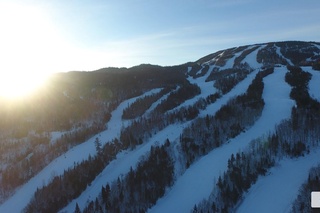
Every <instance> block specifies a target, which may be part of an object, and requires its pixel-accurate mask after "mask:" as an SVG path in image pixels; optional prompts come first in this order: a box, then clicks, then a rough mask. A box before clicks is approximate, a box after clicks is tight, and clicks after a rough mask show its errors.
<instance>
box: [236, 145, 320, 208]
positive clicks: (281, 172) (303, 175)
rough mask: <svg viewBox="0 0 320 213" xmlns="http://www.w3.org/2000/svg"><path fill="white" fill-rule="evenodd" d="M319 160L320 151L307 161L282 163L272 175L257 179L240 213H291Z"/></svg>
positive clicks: (286, 161)
mask: <svg viewBox="0 0 320 213" xmlns="http://www.w3.org/2000/svg"><path fill="white" fill-rule="evenodd" d="M319 156H320V148H318V149H316V150H314V151H312V152H311V153H310V154H309V155H307V156H305V157H300V158H298V159H296V158H295V159H287V158H286V159H284V160H281V161H280V162H279V164H278V165H277V166H276V167H273V168H271V169H270V175H267V176H261V177H259V178H258V181H257V182H256V184H254V185H253V186H252V187H251V188H250V189H249V192H248V193H247V195H246V196H245V199H244V201H243V202H242V203H241V205H240V207H239V208H238V209H237V212H239V213H241V212H244V213H246V212H260V213H263V212H266V213H267V212H290V210H291V208H292V203H293V201H294V200H295V199H296V197H297V195H298V192H299V189H300V186H301V185H302V184H303V183H304V182H305V181H306V180H307V179H308V174H309V170H310V169H311V168H312V167H314V166H317V165H318V164H319V162H320V158H319Z"/></svg>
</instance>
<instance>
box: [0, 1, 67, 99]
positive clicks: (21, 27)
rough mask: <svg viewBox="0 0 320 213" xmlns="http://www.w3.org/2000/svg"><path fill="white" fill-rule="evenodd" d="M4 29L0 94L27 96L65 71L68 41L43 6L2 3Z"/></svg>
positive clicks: (0, 27)
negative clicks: (54, 73)
mask: <svg viewBox="0 0 320 213" xmlns="http://www.w3.org/2000/svg"><path fill="white" fill-rule="evenodd" d="M0 31H1V33H0V61H1V62H0V96H2V97H6V98H19V97H24V96H26V95H27V94H30V93H31V92H33V91H35V90H36V89H37V88H39V86H41V85H42V84H43V83H44V81H45V79H46V78H47V76H48V75H49V74H51V73H53V72H57V71H64V70H58V67H59V66H61V65H62V66H63V61H61V60H60V59H61V57H63V56H65V53H64V50H63V48H62V46H63V45H64V44H65V42H63V39H62V37H61V36H59V34H58V32H57V28H55V27H54V24H53V23H52V22H50V19H49V18H48V17H47V15H46V13H45V11H43V10H42V8H37V7H31V6H28V5H22V4H11V3H0ZM64 61H65V60H64Z"/></svg>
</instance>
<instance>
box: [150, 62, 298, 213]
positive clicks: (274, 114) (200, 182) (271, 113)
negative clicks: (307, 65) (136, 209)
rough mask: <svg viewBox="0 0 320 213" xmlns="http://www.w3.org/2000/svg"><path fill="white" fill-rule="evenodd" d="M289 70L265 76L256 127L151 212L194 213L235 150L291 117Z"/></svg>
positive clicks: (197, 166)
mask: <svg viewBox="0 0 320 213" xmlns="http://www.w3.org/2000/svg"><path fill="white" fill-rule="evenodd" d="M286 71H287V70H286V68H285V67H280V68H277V69H275V72H274V73H273V74H271V75H269V76H267V77H266V78H265V79H264V83H265V89H264V92H263V99H264V101H265V107H264V109H263V111H262V115H261V117H260V118H259V119H258V120H257V121H256V123H255V124H254V126H253V127H251V128H250V129H249V130H248V131H246V132H244V133H241V134H240V135H239V136H237V137H236V138H234V139H232V140H231V141H230V142H229V143H228V144H225V145H223V146H221V147H219V148H216V149H214V150H213V151H211V152H210V153H209V154H207V155H206V156H204V157H202V158H201V159H200V160H198V161H197V162H195V163H194V164H192V165H191V166H190V167H189V169H187V171H186V172H185V173H184V174H183V175H182V176H181V177H179V178H178V179H177V181H176V183H175V184H174V186H173V187H172V188H171V190H170V191H168V193H167V194H166V195H165V196H164V197H163V198H161V199H159V200H158V202H157V203H156V205H155V206H154V207H153V208H151V209H150V210H149V212H151V213H155V212H160V213H162V212H190V210H191V209H192V208H193V206H194V205H195V204H198V203H199V202H200V201H202V200H203V199H205V198H208V196H209V195H210V193H211V191H212V189H213V187H214V184H215V181H214V180H216V179H217V178H218V177H219V175H221V174H222V173H223V172H224V171H225V170H226V169H227V162H228V159H229V158H230V156H231V154H232V153H234V154H235V153H237V152H238V151H240V150H242V149H244V148H245V147H247V146H248V144H249V143H250V141H251V140H252V139H255V138H258V137H260V136H261V135H263V134H267V133H269V132H272V131H273V130H274V127H275V125H276V124H278V123H280V122H281V120H283V119H287V118H289V117H290V114H291V108H292V106H293V105H294V101H292V100H290V98H289V94H290V91H291V88H290V86H289V85H288V84H287V83H286V82H285V80H284V76H285V73H286Z"/></svg>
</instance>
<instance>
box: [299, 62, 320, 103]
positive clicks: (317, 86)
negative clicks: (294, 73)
mask: <svg viewBox="0 0 320 213" xmlns="http://www.w3.org/2000/svg"><path fill="white" fill-rule="evenodd" d="M302 69H303V70H305V71H307V72H309V73H310V74H311V75H312V77H311V79H310V81H309V94H310V96H311V97H312V98H314V99H316V100H317V101H320V71H316V70H313V69H312V67H303V68H302Z"/></svg>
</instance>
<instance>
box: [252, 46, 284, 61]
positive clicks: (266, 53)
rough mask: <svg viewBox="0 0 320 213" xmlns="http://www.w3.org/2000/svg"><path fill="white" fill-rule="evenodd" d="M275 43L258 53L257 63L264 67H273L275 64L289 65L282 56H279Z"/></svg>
mask: <svg viewBox="0 0 320 213" xmlns="http://www.w3.org/2000/svg"><path fill="white" fill-rule="evenodd" d="M275 45H276V44H275V43H269V44H267V46H266V47H265V48H262V49H260V50H259V51H258V53H257V62H259V63H262V64H263V65H264V66H273V65H274V64H282V65H287V64H288V62H287V61H286V59H284V58H283V57H282V56H280V55H278V54H277V47H276V46H275Z"/></svg>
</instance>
